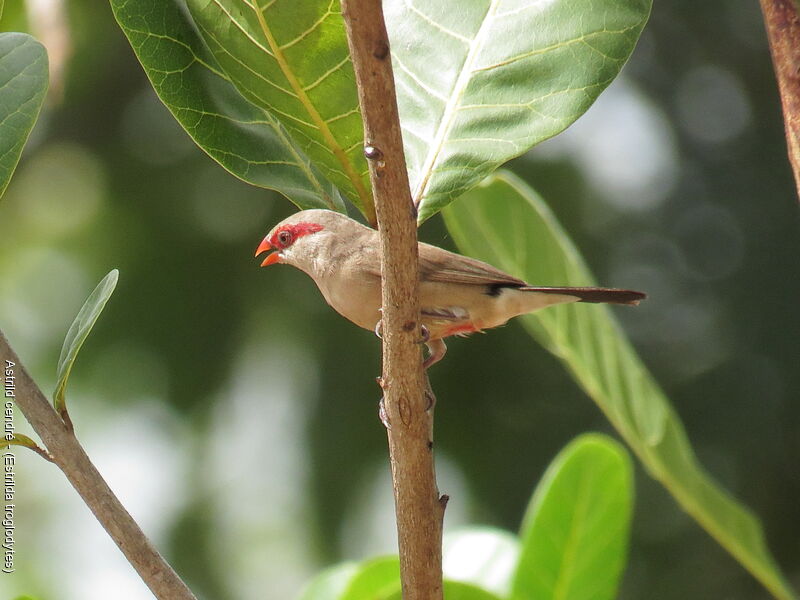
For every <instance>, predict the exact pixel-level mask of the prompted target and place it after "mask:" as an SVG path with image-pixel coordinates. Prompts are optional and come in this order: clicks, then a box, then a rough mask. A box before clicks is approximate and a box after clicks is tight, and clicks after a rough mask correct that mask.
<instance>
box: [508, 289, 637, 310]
mask: <svg viewBox="0 0 800 600" xmlns="http://www.w3.org/2000/svg"><path fill="white" fill-rule="evenodd" d="M517 289H518V290H519V291H521V292H538V293H540V294H556V295H559V296H574V297H575V298H578V302H592V303H595V304H597V303H611V304H630V305H633V306H635V305H637V304H639V302H640V301H642V300H644V299H645V298H647V294H644V293H642V292H635V291H633V290H618V289H616V288H599V287H531V286H525V287H520V288H517Z"/></svg>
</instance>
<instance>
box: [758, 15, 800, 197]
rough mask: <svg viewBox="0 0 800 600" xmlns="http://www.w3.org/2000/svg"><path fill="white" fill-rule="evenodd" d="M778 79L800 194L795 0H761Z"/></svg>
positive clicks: (799, 21)
mask: <svg viewBox="0 0 800 600" xmlns="http://www.w3.org/2000/svg"><path fill="white" fill-rule="evenodd" d="M760 2H761V12H762V13H763V14H764V24H765V25H766V27H767V36H768V38H769V49H770V53H771V54H772V64H773V66H774V68H775V76H776V78H777V79H778V89H779V90H780V94H781V104H782V105H783V120H784V123H785V126H786V146H787V148H788V152H789V162H790V163H791V165H792V171H793V172H794V181H795V186H796V187H797V195H798V198H800V15H799V14H798V13H800V8H799V7H798V3H797V1H796V0H760Z"/></svg>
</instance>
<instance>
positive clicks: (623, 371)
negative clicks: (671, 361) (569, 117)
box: [444, 172, 794, 599]
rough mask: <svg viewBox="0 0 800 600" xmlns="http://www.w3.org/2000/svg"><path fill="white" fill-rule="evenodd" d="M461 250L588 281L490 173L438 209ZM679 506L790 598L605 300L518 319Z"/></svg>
mask: <svg viewBox="0 0 800 600" xmlns="http://www.w3.org/2000/svg"><path fill="white" fill-rule="evenodd" d="M444 216H445V221H446V223H447V227H448V229H449V230H450V232H451V233H452V235H453V238H454V239H455V241H456V243H457V244H458V246H459V247H460V248H461V249H462V251H463V252H465V253H466V254H469V255H471V256H475V257H477V258H480V259H483V260H486V261H488V262H490V263H492V264H494V265H496V266H497V267H499V268H501V269H504V270H506V271H508V272H510V273H512V274H514V275H516V276H519V277H521V278H523V279H526V280H527V281H529V282H531V283H533V284H536V285H570V286H582V285H593V284H594V281H593V279H592V276H591V275H590V273H589V270H588V268H587V266H586V264H585V263H584V261H583V259H582V258H581V256H580V254H579V252H578V250H577V249H576V248H575V246H574V244H573V243H572V241H571V240H570V239H569V236H568V235H567V234H566V232H565V231H564V230H563V229H562V228H561V226H560V225H559V223H558V222H557V220H556V218H555V216H554V215H553V213H552V212H551V211H550V209H549V208H548V207H547V205H546V204H545V203H544V202H543V201H542V199H541V198H540V197H539V196H538V195H537V194H536V193H535V192H534V191H533V190H532V189H531V188H530V187H528V186H527V185H526V184H525V183H524V182H522V181H521V180H519V179H518V178H516V177H515V176H513V175H511V174H510V173H507V172H503V173H498V174H496V175H494V176H492V177H490V178H489V179H488V180H486V181H485V182H484V183H483V184H482V185H481V186H479V187H477V188H474V189H473V190H472V191H470V192H469V193H467V194H466V195H465V196H464V197H463V198H461V199H460V200H459V201H458V202H456V203H454V204H452V205H451V206H450V207H448V208H447V209H446V210H445V211H444ZM523 323H524V325H525V327H526V328H527V329H528V330H529V331H530V333H531V334H532V335H533V337H534V338H535V339H536V340H538V341H539V342H540V343H541V344H542V345H544V346H545V347H546V348H547V349H548V350H550V351H551V352H553V353H554V354H555V355H556V356H557V357H558V358H560V359H561V360H562V361H563V362H564V364H565V365H566V366H567V368H568V369H569V371H570V372H571V373H572V375H573V376H574V377H575V379H576V380H577V381H578V383H579V384H580V385H581V386H582V387H583V388H584V389H585V390H586V392H587V393H588V394H589V395H590V396H591V397H592V398H593V399H594V400H595V402H596V403H597V404H598V406H599V407H600V408H601V409H602V410H603V412H604V413H605V414H606V416H607V417H608V419H609V420H610V421H611V423H612V424H613V425H614V427H616V429H617V431H619V432H620V434H621V435H622V437H623V438H624V439H625V441H626V442H627V443H628V445H629V446H630V447H631V449H632V450H633V451H634V452H635V454H636V455H637V456H638V457H639V458H640V459H641V461H642V463H643V464H644V465H645V467H646V468H647V470H648V471H649V472H650V474H651V475H652V476H653V477H655V478H656V479H658V480H659V481H660V482H661V483H662V484H663V485H664V486H665V487H666V488H667V490H668V491H669V492H670V493H671V494H672V495H673V496H674V497H675V499H676V500H677V501H678V502H679V503H680V505H681V506H682V507H683V508H684V509H685V510H686V512H688V513H689V514H690V515H692V517H694V518H695V519H696V520H697V521H698V522H699V523H700V524H701V525H702V526H703V527H704V528H705V529H706V530H707V531H708V532H709V533H710V534H711V535H712V536H713V537H714V538H716V540H717V541H718V542H719V543H720V544H721V545H722V546H723V547H724V548H726V549H727V550H728V551H729V552H730V553H731V554H732V555H733V556H734V557H735V558H736V559H737V560H738V561H739V562H740V563H741V564H742V565H743V566H744V567H745V568H746V569H747V570H749V571H750V572H751V573H752V574H753V575H754V576H755V577H756V578H757V579H758V580H759V581H761V583H762V584H763V585H764V586H765V587H766V588H767V589H769V590H770V592H771V593H772V594H773V595H774V596H775V597H777V598H781V599H789V598H794V595H793V592H792V591H791V589H790V588H789V586H788V584H787V583H786V582H785V581H784V579H783V577H782V575H781V573H780V570H779V568H778V566H777V565H776V564H775V561H774V559H773V558H772V556H771V555H770V553H769V550H768V548H767V545H766V542H765V539H764V532H763V530H762V528H761V525H760V523H759V522H758V520H757V519H756V518H755V517H754V516H753V514H752V513H751V512H750V511H749V510H748V509H746V508H745V507H744V506H742V505H741V504H740V503H738V502H737V501H736V500H734V499H733V498H732V497H731V496H730V494H729V493H728V492H726V491H725V490H723V489H722V488H721V487H720V486H719V485H718V484H716V483H715V482H714V481H713V480H712V479H711V478H710V477H709V475H708V474H707V473H706V472H705V471H704V470H703V469H702V467H701V466H700V465H699V463H698V462H697V458H696V457H695V455H694V452H693V451H692V448H691V445H690V444H689V441H688V438H687V436H686V432H685V430H684V428H683V425H682V423H681V421H680V419H679V418H678V416H677V414H676V413H675V411H674V410H673V409H672V407H671V406H670V404H669V401H668V400H667V398H666V396H665V395H664V393H663V391H662V390H661V389H660V388H659V386H658V384H657V383H656V382H655V380H654V379H653V378H652V376H651V375H650V373H649V372H648V371H647V369H646V367H645V366H644V365H643V364H642V362H641V360H640V359H639V357H638V356H637V354H636V352H635V351H634V350H633V348H632V346H631V344H630V343H629V342H628V340H627V338H626V337H625V335H624V334H623V333H622V331H621V329H620V327H619V325H618V324H617V322H616V320H615V319H614V317H613V316H612V314H611V312H610V311H609V309H608V308H607V307H604V306H589V305H584V304H565V305H561V306H555V307H551V308H547V309H546V310H542V311H540V312H537V313H534V314H532V315H528V316H527V317H523Z"/></svg>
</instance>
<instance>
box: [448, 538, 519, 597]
mask: <svg viewBox="0 0 800 600" xmlns="http://www.w3.org/2000/svg"><path fill="white" fill-rule="evenodd" d="M442 554H443V560H442V570H443V571H444V576H445V578H446V579H450V580H452V581H460V582H462V583H471V584H473V585H477V586H478V587H481V588H483V589H485V590H487V591H490V592H492V593H494V594H497V595H498V596H500V597H503V598H504V597H506V596H508V594H509V592H510V591H511V575H512V574H513V572H514V569H515V568H516V565H517V561H518V560H519V540H517V538H516V537H515V536H513V535H511V534H510V533H508V532H506V531H502V530H500V529H493V528H491V527H469V528H466V529H461V530H459V531H454V532H452V533H448V534H445V536H444V543H443V544H442Z"/></svg>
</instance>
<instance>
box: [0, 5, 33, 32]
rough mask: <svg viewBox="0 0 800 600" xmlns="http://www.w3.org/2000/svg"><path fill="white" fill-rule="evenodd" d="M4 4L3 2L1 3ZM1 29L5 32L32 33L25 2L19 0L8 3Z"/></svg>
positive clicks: (0, 25)
mask: <svg viewBox="0 0 800 600" xmlns="http://www.w3.org/2000/svg"><path fill="white" fill-rule="evenodd" d="M0 4H2V2H0ZM0 29H2V30H3V31H22V32H25V33H31V29H30V24H29V23H28V11H27V10H25V2H23V1H22V0H18V1H16V2H8V3H6V4H5V5H4V6H3V14H2V16H1V17H0Z"/></svg>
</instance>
